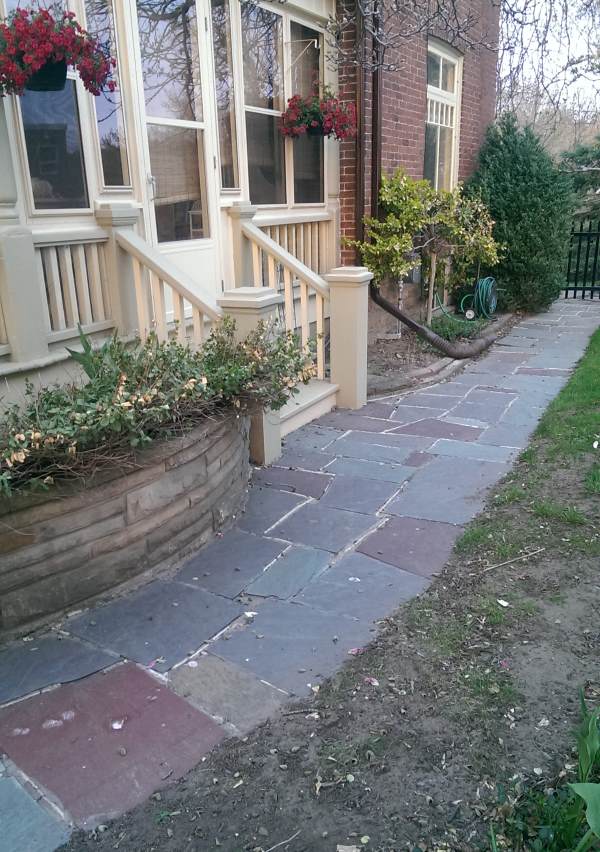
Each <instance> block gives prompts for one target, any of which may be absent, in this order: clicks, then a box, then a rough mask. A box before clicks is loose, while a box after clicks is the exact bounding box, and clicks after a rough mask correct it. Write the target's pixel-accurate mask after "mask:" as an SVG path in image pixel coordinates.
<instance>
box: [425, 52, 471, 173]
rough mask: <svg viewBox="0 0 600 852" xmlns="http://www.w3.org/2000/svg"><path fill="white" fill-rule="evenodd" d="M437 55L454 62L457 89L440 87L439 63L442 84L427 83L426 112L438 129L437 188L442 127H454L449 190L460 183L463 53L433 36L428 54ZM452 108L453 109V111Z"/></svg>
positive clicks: (455, 87) (428, 120)
mask: <svg viewBox="0 0 600 852" xmlns="http://www.w3.org/2000/svg"><path fill="white" fill-rule="evenodd" d="M429 54H434V55H435V56H438V57H439V58H440V60H445V61H446V62H450V63H452V64H453V65H454V92H447V91H446V90H445V89H442V88H441V73H442V71H441V64H440V86H434V85H431V84H430V83H428V84H427V100H426V111H425V122H426V123H427V124H431V125H433V126H435V127H437V128H438V132H437V140H436V155H435V182H434V187H435V188H436V189H437V188H438V170H439V156H440V132H439V128H440V127H445V128H450V129H451V130H452V154H451V165H450V187H449V188H450V189H454V187H455V186H456V185H457V183H458V168H459V161H460V126H461V112H462V109H461V106H462V81H463V56H462V54H461V53H460V52H459V51H458V50H456V49H455V48H453V47H452V46H451V45H449V44H445V43H444V42H442V41H440V40H439V39H437V38H433V37H430V38H429V39H428V42H427V55H428V56H429ZM450 111H451V112H450Z"/></svg>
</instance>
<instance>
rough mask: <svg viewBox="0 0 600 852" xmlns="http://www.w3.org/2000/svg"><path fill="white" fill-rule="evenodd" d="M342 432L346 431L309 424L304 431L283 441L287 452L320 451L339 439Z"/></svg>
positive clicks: (300, 430)
mask: <svg viewBox="0 0 600 852" xmlns="http://www.w3.org/2000/svg"><path fill="white" fill-rule="evenodd" d="M340 431H342V432H343V431H345V430H344V429H338V428H337V427H335V428H329V427H327V426H325V425H321V424H320V423H318V422H314V423H309V424H308V425H307V426H303V427H302V429H298V430H296V431H295V432H291V433H290V434H289V435H286V436H285V438H284V439H283V446H284V449H285V450H293V451H294V452H297V453H303V452H309V451H313V450H317V451H320V450H322V449H324V448H325V447H326V446H327V445H328V444H330V443H331V442H332V441H334V440H335V439H336V438H339V433H340Z"/></svg>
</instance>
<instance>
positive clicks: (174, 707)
mask: <svg viewBox="0 0 600 852" xmlns="http://www.w3.org/2000/svg"><path fill="white" fill-rule="evenodd" d="M17 730H19V731H21V732H22V731H24V730H28V731H29V732H28V733H27V734H26V735H23V733H21V734H20V735H17V734H16V733H15V732H16V731H17ZM222 738H223V730H222V729H221V728H219V727H218V725H216V724H215V723H214V722H213V721H212V719H209V718H208V716H205V715H204V714H203V713H201V712H200V711H198V710H196V708H195V707H192V705H191V704H189V703H188V702H187V701H184V700H183V699H182V698H180V697H179V696H178V695H176V694H175V693H174V692H172V691H171V690H170V689H169V688H168V687H167V686H166V685H165V684H162V683H160V682H159V681H157V680H156V678H154V677H152V676H151V675H149V674H146V673H145V672H143V671H142V670H141V669H139V668H138V667H137V666H135V665H134V664H132V663H128V664H125V665H122V666H118V667H117V668H114V669H111V671H109V672H106V673H100V674H96V675H92V676H91V677H89V678H86V679H85V680H81V681H78V682H77V683H75V684H68V685H67V686H62V687H61V688H60V689H55V690H52V691H50V692H44V693H41V694H40V695H36V696H34V697H33V698H30V699H29V700H27V701H22V702H20V703H18V704H13V705H12V706H10V707H7V708H5V709H4V710H2V711H0V748H1V749H2V750H3V751H5V752H6V753H7V754H8V756H9V757H10V758H11V759H12V760H13V761H14V763H15V764H16V765H17V766H18V767H19V769H21V770H22V771H23V772H25V773H26V774H27V775H28V776H30V777H31V778H33V779H34V781H36V782H37V783H38V784H41V785H42V786H43V787H45V788H46V789H47V790H49V791H50V793H51V794H53V795H54V796H55V797H56V798H57V799H58V801H59V802H60V803H61V804H62V806H63V807H64V808H65V809H66V811H67V812H68V813H69V814H70V815H71V817H72V818H73V819H74V821H75V822H76V823H77V825H79V826H80V827H82V828H85V829H91V828H93V827H94V826H95V825H98V824H99V823H102V822H106V821H107V820H108V819H111V818H113V817H116V816H118V815H119V814H121V813H123V812H124V811H126V810H129V809H130V808H133V807H135V805H137V804H140V803H141V802H143V801H144V800H145V799H146V798H147V797H148V796H149V795H150V794H151V793H153V792H154V791H155V790H157V789H160V788H162V787H164V786H165V785H166V784H170V783H172V782H173V781H175V780H177V779H178V778H180V777H181V776H182V775H185V773H186V772H188V771H189V770H190V769H191V768H192V767H193V766H195V765H196V764H197V763H198V762H199V761H200V759H201V758H202V757H203V755H205V754H206V753H207V752H208V751H209V750H210V749H211V748H213V747H214V746H215V745H216V744H217V743H218V742H219V741H220V740H221V739H222ZM25 848H27V847H25ZM21 852H22V850H21Z"/></svg>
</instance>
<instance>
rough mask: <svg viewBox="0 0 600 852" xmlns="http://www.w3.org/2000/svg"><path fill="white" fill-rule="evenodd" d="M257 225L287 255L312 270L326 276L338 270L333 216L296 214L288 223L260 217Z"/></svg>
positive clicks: (322, 213)
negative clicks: (331, 270)
mask: <svg viewBox="0 0 600 852" xmlns="http://www.w3.org/2000/svg"><path fill="white" fill-rule="evenodd" d="M254 223H255V224H256V225H258V227H259V228H261V229H262V230H263V231H264V232H265V234H266V235H267V236H268V237H270V238H271V239H272V240H273V241H274V242H276V243H278V245H280V246H281V248H282V249H284V251H287V252H289V254H291V255H293V256H294V257H295V258H296V259H297V260H299V261H300V262H301V263H303V264H304V265H305V266H308V268H309V269H312V271H313V272H316V273H317V274H318V275H325V274H326V273H327V272H329V270H330V269H332V268H333V267H334V266H336V259H335V257H334V250H335V234H334V221H333V217H332V215H331V213H329V212H328V211H323V212H319V213H298V212H296V213H294V214H293V218H291V219H290V216H289V214H287V213H286V217H285V221H282V219H281V217H280V216H277V215H275V216H270V215H264V214H262V213H259V214H257V215H256V216H255V217H254Z"/></svg>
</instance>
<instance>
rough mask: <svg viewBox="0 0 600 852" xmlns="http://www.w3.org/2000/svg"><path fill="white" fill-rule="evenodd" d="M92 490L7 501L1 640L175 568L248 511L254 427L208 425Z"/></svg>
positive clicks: (2, 513) (0, 567)
mask: <svg viewBox="0 0 600 852" xmlns="http://www.w3.org/2000/svg"><path fill="white" fill-rule="evenodd" d="M137 463H138V466H137V467H136V469H135V470H132V471H131V472H128V473H125V474H121V473H119V472H115V471H112V472H111V473H107V472H102V474H101V475H100V476H97V477H95V478H94V483H93V484H91V485H90V486H89V487H86V488H80V487H72V486H71V487H70V488H69V489H65V488H62V489H61V491H60V493H59V492H58V491H55V490H53V491H52V492H49V494H48V495H44V496H43V497H40V496H36V497H29V496H27V497H26V498H18V499H17V500H14V501H4V502H3V503H1V504H0V635H1V634H2V633H3V632H4V633H6V632H7V631H11V632H12V631H13V630H15V628H21V627H23V626H24V625H30V624H33V623H35V622H37V621H39V620H40V619H44V618H46V617H48V616H50V615H53V614H58V613H62V612H64V611H66V610H68V609H69V608H73V607H74V606H75V605H77V604H81V603H83V602H84V601H87V600H89V599H90V598H92V597H94V596H96V595H98V594H100V593H102V592H106V591H107V590H109V589H113V588H114V587H116V586H118V585H120V584H122V583H124V582H126V581H127V580H130V579H131V578H132V577H135V576H136V575H138V574H141V573H142V572H147V571H149V569H150V570H151V572H152V573H154V571H158V570H159V569H163V568H167V567H169V566H171V565H174V564H176V563H177V562H178V561H179V560H180V559H181V558H182V557H183V556H185V555H186V554H188V553H190V552H191V551H193V550H194V549H196V548H197V547H199V546H200V545H201V544H203V543H204V542H205V541H207V540H208V539H209V538H210V537H211V536H212V535H213V533H214V531H215V530H217V529H218V528H219V527H220V526H222V525H223V523H224V522H225V521H226V520H227V519H228V518H230V517H231V516H232V515H234V514H236V513H237V512H238V511H239V510H240V508H241V507H242V504H243V501H244V497H245V493H246V487H247V484H248V475H249V461H248V421H247V419H246V418H236V417H228V418H226V419H218V420H215V421H208V422H207V424H206V425H202V426H201V427H198V428H196V429H194V430H192V431H190V432H189V433H188V434H187V435H185V436H184V437H183V438H177V439H172V440H170V441H165V442H163V443H160V444H156V445H155V446H153V447H151V448H150V449H148V450H146V451H144V452H143V453H141V454H140V455H139V457H138V460H137Z"/></svg>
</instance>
